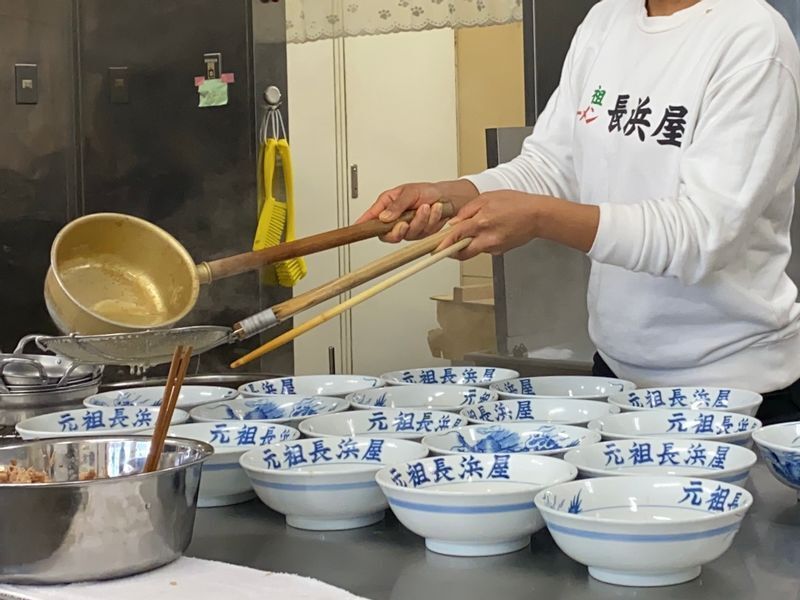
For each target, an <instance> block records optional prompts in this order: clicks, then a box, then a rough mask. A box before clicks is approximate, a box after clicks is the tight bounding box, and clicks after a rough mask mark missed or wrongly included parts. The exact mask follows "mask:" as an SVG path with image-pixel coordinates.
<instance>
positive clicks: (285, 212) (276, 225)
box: [253, 138, 308, 287]
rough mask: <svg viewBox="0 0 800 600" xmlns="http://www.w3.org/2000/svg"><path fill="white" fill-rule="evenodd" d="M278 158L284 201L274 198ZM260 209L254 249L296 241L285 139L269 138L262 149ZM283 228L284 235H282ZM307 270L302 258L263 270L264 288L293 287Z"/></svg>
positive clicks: (290, 168) (289, 164) (290, 171)
mask: <svg viewBox="0 0 800 600" xmlns="http://www.w3.org/2000/svg"><path fill="white" fill-rule="evenodd" d="M279 158H280V161H281V167H282V174H283V180H284V187H285V189H286V201H285V202H281V201H280V200H278V199H277V198H276V197H275V194H274V189H273V188H274V186H273V181H274V178H275V165H276V163H277V161H278V159H279ZM262 165H263V167H262V173H263V175H262V189H263V192H262V195H261V196H262V198H263V202H262V206H261V212H260V215H259V219H258V227H257V228H256V235H255V240H254V241H253V250H262V249H264V248H270V247H272V246H277V245H278V244H280V243H281V242H284V241H287V242H289V241H292V240H294V239H295V237H294V236H295V231H294V218H295V217H294V182H293V179H292V159H291V154H290V152H289V144H288V142H287V141H286V140H285V139H280V140H278V139H275V138H269V139H267V141H266V145H265V147H264V149H263V160H262ZM284 229H285V232H284ZM307 272H308V270H307V268H306V264H305V261H304V260H303V259H302V258H293V259H290V260H286V261H283V262H280V263H277V264H275V265H271V266H270V267H266V268H265V269H264V271H263V274H262V280H263V282H264V283H265V284H267V285H282V286H283V287H293V286H294V285H295V284H297V282H298V281H300V280H301V279H302V278H303V277H305V276H306V274H307Z"/></svg>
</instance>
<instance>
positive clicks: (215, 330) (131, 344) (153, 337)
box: [17, 325, 240, 371]
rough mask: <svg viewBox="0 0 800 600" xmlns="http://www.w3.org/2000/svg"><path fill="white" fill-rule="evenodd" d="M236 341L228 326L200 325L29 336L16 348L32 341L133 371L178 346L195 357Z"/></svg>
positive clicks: (163, 358)
mask: <svg viewBox="0 0 800 600" xmlns="http://www.w3.org/2000/svg"><path fill="white" fill-rule="evenodd" d="M239 339H240V338H237V337H234V335H233V330H232V329H231V328H230V327H222V326H216V325H202V326H192V327H175V328H174V329H153V330H147V331H139V332H136V333H111V334H104V335H77V334H72V335H64V336H47V335H29V336H26V337H24V338H22V339H21V340H20V342H19V344H18V346H17V347H23V346H24V345H25V344H27V343H28V342H30V341H33V342H34V343H35V344H36V345H37V346H38V347H39V348H41V349H42V350H45V351H48V352H54V353H56V354H60V355H61V356H66V357H67V358H71V359H73V360H75V361H78V362H80V363H83V364H99V365H119V366H126V367H131V368H132V370H134V371H136V370H144V369H146V368H148V367H152V366H155V365H159V364H163V363H168V362H170V360H172V354H173V352H174V351H175V348H176V347H177V346H179V345H189V346H191V347H192V353H193V354H195V355H196V354H202V353H203V352H207V351H208V350H211V349H213V348H216V347H217V346H221V345H223V344H225V343H232V342H234V341H239Z"/></svg>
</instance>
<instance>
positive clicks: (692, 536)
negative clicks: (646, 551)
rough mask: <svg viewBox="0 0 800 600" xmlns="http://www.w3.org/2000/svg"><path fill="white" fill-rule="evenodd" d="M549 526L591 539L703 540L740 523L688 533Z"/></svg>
mask: <svg viewBox="0 0 800 600" xmlns="http://www.w3.org/2000/svg"><path fill="white" fill-rule="evenodd" d="M547 528H548V529H549V530H550V531H555V532H556V533H563V534H565V535H572V536H575V537H580V538H586V539H590V540H601V541H606V542H634V543H642V542H656V543H658V542H689V541H692V540H702V539H706V538H711V537H716V536H719V535H725V534H727V533H733V532H735V531H736V530H738V529H739V523H738V522H737V523H733V524H732V525H726V526H725V527H718V528H716V529H707V530H705V531H693V532H688V533H659V534H648V533H604V532H599V531H586V530H584V529H575V528H573V527H565V526H564V525H556V524H555V523H548V524H547Z"/></svg>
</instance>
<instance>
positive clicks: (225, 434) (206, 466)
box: [169, 421, 300, 508]
mask: <svg viewBox="0 0 800 600" xmlns="http://www.w3.org/2000/svg"><path fill="white" fill-rule="evenodd" d="M169 435H170V436H173V437H179V438H186V439H190V440H199V441H201V442H206V443H208V444H211V446H212V447H213V448H214V454H213V455H212V456H211V457H210V458H209V459H208V460H207V461H206V462H204V463H203V476H202V478H201V480H200V492H199V495H198V498H197V506H199V507H201V508H206V507H211V506H228V505H231V504H238V503H240V502H246V501H247V500H250V499H252V498H254V497H255V492H253V486H251V485H250V480H249V479H248V478H247V474H246V473H245V472H244V471H243V470H242V467H241V466H240V465H239V457H240V456H241V455H242V454H244V453H245V452H247V451H248V450H251V449H252V448H254V447H259V446H269V445H270V444H274V443H276V442H282V441H290V440H296V439H297V438H299V437H300V432H299V431H297V430H296V429H293V428H292V427H286V426H285V425H278V424H276V423H264V422H261V421H235V422H234V421H220V422H218V423H185V424H183V425H174V426H172V427H170V428H169Z"/></svg>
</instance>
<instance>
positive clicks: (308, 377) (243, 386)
mask: <svg viewBox="0 0 800 600" xmlns="http://www.w3.org/2000/svg"><path fill="white" fill-rule="evenodd" d="M354 377H356V378H360V379H373V380H375V383H376V385H373V386H370V387H368V388H364V389H367V390H369V389H372V388H376V387H382V384H383V379H382V378H381V377H375V376H374V375H358V374H348V373H335V374H332V375H286V376H285V377H267V378H265V379H255V380H253V381H248V382H247V383H243V384H241V385H240V386H238V387H237V388H236V391H238V392H239V393H240V394H250V395H251V396H259V397H260V396H281V395H283V396H295V395H297V396H318V395H323V394H267V393H257V392H252V391H248V390H247V389H246V388H247V387H248V386H250V385H255V384H257V383H264V382H274V381H277V382H281V381H283V380H285V379H292V380H295V381H296V380H301V381H311V380H314V379H325V378H334V380H336V381H341V380H345V379H346V378H354ZM326 391H327V393H329V394H330V393H331V392H330V390H326ZM347 393H348V394H349V393H352V392H347Z"/></svg>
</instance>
